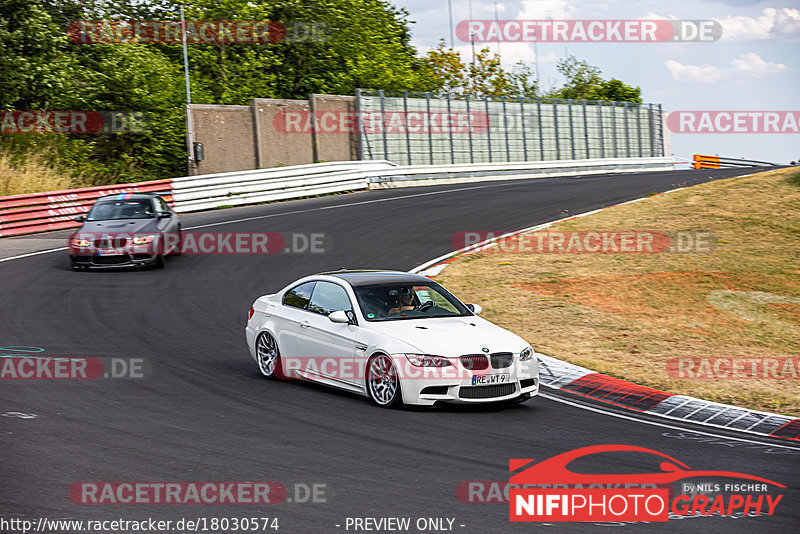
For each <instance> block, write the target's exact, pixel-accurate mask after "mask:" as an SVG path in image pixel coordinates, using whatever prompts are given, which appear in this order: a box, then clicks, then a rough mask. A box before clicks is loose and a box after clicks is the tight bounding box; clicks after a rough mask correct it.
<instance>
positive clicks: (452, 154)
mask: <svg viewBox="0 0 800 534" xmlns="http://www.w3.org/2000/svg"><path fill="white" fill-rule="evenodd" d="M452 96H453V95H452V94H451V93H447V119H448V121H450V122H451V123H452V120H453V116H452V112H451V111H450V99H451V98H452ZM447 131H448V132H449V137H450V163H452V164H455V162H456V153H455V150H454V148H453V126H452V124H449V125H448V126H447Z"/></svg>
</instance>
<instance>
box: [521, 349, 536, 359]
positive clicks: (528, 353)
mask: <svg viewBox="0 0 800 534" xmlns="http://www.w3.org/2000/svg"><path fill="white" fill-rule="evenodd" d="M532 359H533V349H532V348H531V347H525V348H524V349H522V352H520V353H519V361H521V362H527V361H528V360H532Z"/></svg>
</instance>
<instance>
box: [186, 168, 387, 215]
mask: <svg viewBox="0 0 800 534" xmlns="http://www.w3.org/2000/svg"><path fill="white" fill-rule="evenodd" d="M393 168H395V165H394V164H393V163H390V162H388V161H334V162H330V163H314V164H310V165H295V166H292V167H276V168H273V169H258V170H254V171H243V172H226V173H221V174H206V175H202V176H188V177H185V178H175V179H174V180H172V190H173V193H172V195H173V198H174V199H175V210H176V211H178V212H188V211H199V210H206V209H211V208H218V207H220V206H241V205H244V204H255V203H258V202H271V201H274V200H286V199H290V198H298V197H304V196H312V195H324V194H328V193H339V192H342V191H356V190H359V189H367V185H368V182H367V180H366V177H367V175H369V174H370V173H375V172H382V171H385V170H387V169H393Z"/></svg>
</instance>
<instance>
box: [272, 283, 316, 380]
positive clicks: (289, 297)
mask: <svg viewBox="0 0 800 534" xmlns="http://www.w3.org/2000/svg"><path fill="white" fill-rule="evenodd" d="M315 284H316V282H313V281H312V282H304V283H302V284H298V285H296V286H295V287H293V288H291V289H289V290H288V291H287V292H286V293H284V295H283V299H282V301H281V304H280V306H278V307H277V309H276V310H275V311H274V312H273V313H274V317H275V339H276V340H277V341H278V349H279V350H280V353H281V358H283V361H284V370H286V371H291V370H293V369H294V370H296V369H300V368H301V367H302V361H301V359H300V354H301V352H300V350H299V348H298V345H297V342H298V337H299V336H300V333H301V331H302V330H304V329H305V327H304V326H301V322H303V321H307V320H308V316H309V315H311V314H310V313H309V312H308V302H309V300H310V299H311V293H312V292H313V291H314V285H315ZM292 376H293V375H292Z"/></svg>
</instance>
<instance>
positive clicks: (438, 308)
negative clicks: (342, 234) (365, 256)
mask: <svg viewBox="0 0 800 534" xmlns="http://www.w3.org/2000/svg"><path fill="white" fill-rule="evenodd" d="M353 290H354V291H355V294H356V298H357V299H358V304H359V306H361V311H362V313H363V314H364V318H365V319H366V320H367V321H395V320H401V319H428V318H433V317H464V316H468V315H472V313H471V312H470V311H469V310H468V309H467V308H466V307H465V306H464V305H463V304H462V303H461V302H459V300H458V299H457V298H455V297H454V296H453V295H451V294H450V293H449V292H448V291H447V290H446V289H445V288H443V287H442V286H440V285H438V284H436V283H430V284H425V283H422V284H419V283H415V284H397V283H390V284H374V285H366V286H355V287H354V288H353Z"/></svg>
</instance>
